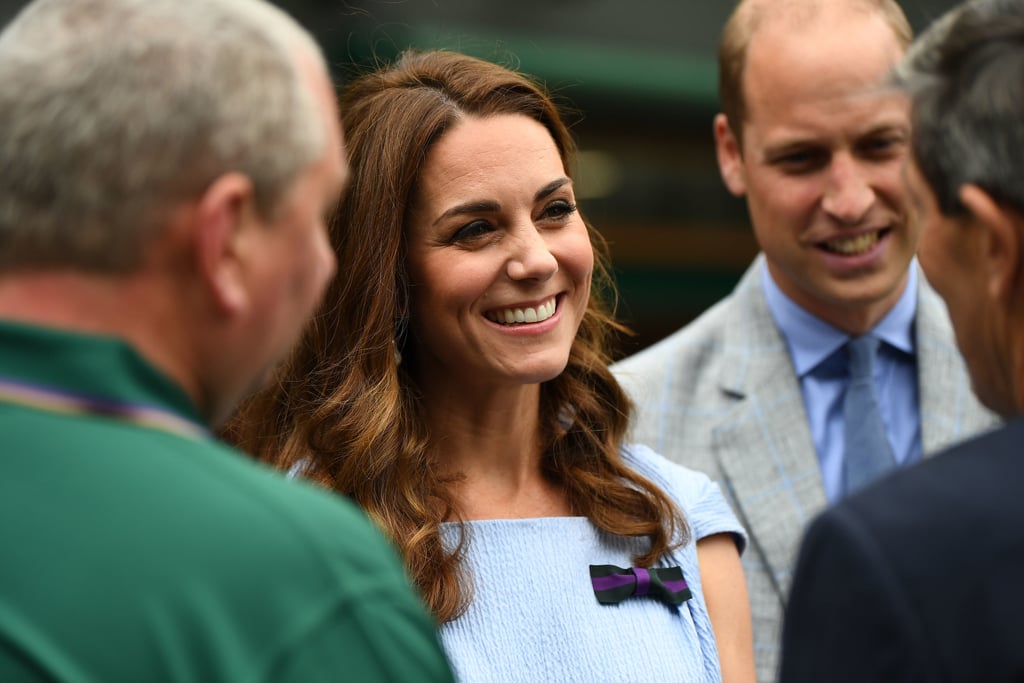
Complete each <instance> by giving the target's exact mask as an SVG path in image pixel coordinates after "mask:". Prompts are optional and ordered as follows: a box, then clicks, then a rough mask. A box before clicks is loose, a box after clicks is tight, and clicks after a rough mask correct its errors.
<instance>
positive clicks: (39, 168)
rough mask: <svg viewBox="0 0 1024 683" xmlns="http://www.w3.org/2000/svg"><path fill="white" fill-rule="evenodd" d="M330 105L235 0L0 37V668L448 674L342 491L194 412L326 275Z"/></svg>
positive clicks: (251, 374) (275, 347) (288, 322)
mask: <svg viewBox="0 0 1024 683" xmlns="http://www.w3.org/2000/svg"><path fill="white" fill-rule="evenodd" d="M337 120H338V118H337V112H336V104H335V98H334V93H333V89H332V87H331V84H330V81H329V78H328V74H327V70H326V68H325V65H324V60H323V57H322V54H321V53H320V51H319V49H318V48H317V46H316V44H315V43H314V42H313V40H312V39H311V38H310V36H309V35H308V34H307V33H306V32H304V31H303V30H302V29H301V28H299V27H298V26H297V25H296V24H295V23H294V22H293V21H292V20H290V19H289V18H288V17H287V16H286V15H284V14H283V13H281V12H280V11H279V10H277V9H274V8H273V7H271V6H269V5H267V4H265V3H263V2H260V1H259V0H37V1H36V2H33V3H32V4H30V5H29V6H28V7H27V8H26V9H25V10H23V11H22V13H21V14H20V15H19V16H18V17H17V18H16V19H15V20H14V21H13V22H12V23H11V24H9V25H8V27H7V28H6V29H5V30H4V32H3V33H2V34H0V131H2V134H0V177H2V178H3V182H2V183H0V444H2V446H0V519H2V520H3V521H2V522H0V546H2V547H3V549H4V550H3V558H4V559H3V561H0V680H3V681H36V680H46V681H146V682H147V683H152V682H154V681H271V680H273V681H278V680H295V681H320V680H342V679H344V680H358V681H378V680H379V681H384V680H417V681H423V680H441V681H445V680H450V673H449V671H448V668H447V664H446V662H445V660H444V657H443V655H442V653H441V651H440V649H439V647H438V644H437V640H436V637H435V635H434V631H433V625H432V623H431V622H430V620H429V618H428V617H427V616H426V613H425V612H424V611H423V609H422V608H421V607H420V605H419V603H418V601H417V600H416V599H415V598H414V596H413V594H412V593H411V591H410V589H409V588H408V587H407V586H406V583H405V581H404V577H403V574H402V570H401V568H400V565H399V563H398V561H397V559H396V558H395V556H394V555H393V553H392V551H391V550H390V548H388V546H387V545H386V543H385V542H384V541H383V540H382V539H381V538H380V536H379V535H378V534H377V533H376V532H375V531H374V530H373V529H372V528H371V527H370V525H369V524H368V523H367V522H366V521H365V519H364V518H363V517H362V516H361V514H360V513H358V512H357V511H356V510H355V509H354V508H352V507H351V506H349V505H347V504H345V503H343V502H342V501H340V500H339V499H337V498H335V497H334V496H331V495H329V494H327V493H325V492H320V491H317V490H314V489H312V488H307V487H305V486H303V485H302V484H299V483H297V482H288V481H285V480H283V479H281V478H280V477H279V476H278V475H276V474H274V473H272V472H270V471H268V470H265V469H263V468H262V467H261V466H258V465H256V464H255V463H253V462H251V461H249V460H247V459H246V458H244V457H243V456H242V455H241V454H239V453H237V452H234V451H232V450H230V449H228V448H227V447H225V446H222V445H220V444H218V443H217V442H216V441H215V440H214V439H212V438H211V436H210V434H209V433H208V431H207V429H208V428H209V427H211V426H213V425H215V424H217V423H218V422H219V421H220V420H221V419H223V418H224V417H225V416H226V415H227V414H228V413H229V412H230V410H231V409H232V407H233V406H234V404H235V403H236V401H238V400H239V399H240V398H241V397H242V396H243V395H244V394H245V393H246V392H247V391H248V390H249V389H250V388H251V387H253V386H254V384H256V383H257V382H259V381H261V380H262V379H264V378H265V377H266V375H267V374H268V372H269V371H270V370H271V369H272V368H273V367H274V365H275V363H276V362H277V361H278V360H280V359H281V357H282V356H283V355H284V354H286V353H287V351H288V349H289V347H290V345H291V344H292V342H293V341H294V339H295V337H296V336H297V334H298V332H299V331H300V328H301V327H302V325H303V323H304V322H305V320H306V318H307V316H308V315H309V314H310V313H311V312H312V310H313V308H314V307H315V306H316V304H317V302H318V300H319V298H320V296H321V294H322V292H323V290H324V286H325V284H326V283H327V281H328V280H329V279H330V277H331V276H332V275H333V272H334V268H335V264H334V260H333V256H332V253H331V250H330V248H329V246H328V243H327V237H326V232H325V227H324V214H325V213H327V212H328V211H329V209H330V208H331V207H332V206H333V205H334V204H335V202H336V201H337V198H338V195H339V193H340V191H341V190H342V188H343V186H344V183H345V182H346V176H347V173H348V169H347V164H346V162H345V157H344V145H343V142H342V134H341V131H340V129H339V126H338V123H337ZM395 652H400V653H401V656H398V657H396V656H394V655H393V653H395Z"/></svg>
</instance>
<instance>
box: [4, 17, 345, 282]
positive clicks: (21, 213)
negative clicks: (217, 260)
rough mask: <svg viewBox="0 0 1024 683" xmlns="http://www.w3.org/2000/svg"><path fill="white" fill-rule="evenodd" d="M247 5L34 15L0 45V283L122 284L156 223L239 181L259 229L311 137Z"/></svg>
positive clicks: (285, 53) (317, 126)
mask: <svg viewBox="0 0 1024 683" xmlns="http://www.w3.org/2000/svg"><path fill="white" fill-rule="evenodd" d="M299 55H306V56H308V58H309V59H311V60H313V61H314V62H316V61H319V62H320V63H321V64H322V63H323V58H322V56H321V53H320V51H319V49H318V48H317V47H316V45H315V43H314V42H313V41H312V39H311V38H310V37H309V36H308V34H306V33H305V31H303V30H302V29H301V28H299V27H298V25H296V24H295V23H294V21H292V20H291V19H290V18H287V15H285V14H284V13H283V12H281V11H280V10H279V9H277V8H275V7H273V6H271V5H269V4H267V3H265V2H262V1H261V0H36V2H33V3H32V4H31V5H29V6H28V7H27V8H26V9H25V10H23V11H22V12H21V14H19V15H18V16H17V17H16V18H15V19H14V20H13V21H12V22H11V23H10V24H9V25H8V27H7V28H6V29H5V30H4V31H3V33H2V34H0V131H3V132H2V134H0V177H3V179H4V181H3V183H2V184H0V272H3V271H11V270H33V269H42V268H75V269H84V270H91V271H97V272H125V271H130V270H132V269H134V268H135V267H137V266H138V265H139V262H140V259H141V257H142V254H143V252H144V250H145V248H146V247H147V245H148V244H150V243H151V242H152V240H153V239H154V237H156V236H157V235H158V234H159V232H160V230H161V228H162V227H163V225H164V222H165V221H164V216H165V214H166V212H167V211H168V210H169V209H170V208H171V207H173V206H174V205H175V204H178V203H180V202H182V201H183V200H186V199H189V198H192V197H198V196H199V195H200V194H201V193H202V191H203V190H204V189H205V188H206V187H207V186H208V185H209V183H210V182H212V181H213V180H214V179H215V178H217V177H218V176H220V175H222V174H224V173H226V172H231V171H236V172H240V173H243V174H245V175H247V176H248V177H249V178H250V179H251V180H252V182H253V185H254V187H255V199H256V204H257V209H258V210H259V211H260V212H261V213H263V214H265V215H266V214H269V213H270V212H272V210H273V208H274V207H275V206H276V204H277V202H278V200H279V198H280V196H281V195H282V193H283V191H284V190H285V189H286V188H287V187H288V185H289V184H290V181H291V180H292V179H293V178H294V177H295V176H296V175H297V174H298V172H299V171H300V170H301V169H303V168H305V167H306V166H308V165H309V164H311V163H313V162H314V161H315V160H316V159H317V158H318V157H319V156H320V155H322V153H323V150H324V145H325V144H326V138H325V135H324V131H323V125H322V123H321V118H320V117H321V116H322V114H321V113H320V112H319V110H318V108H317V105H316V102H315V101H314V98H313V95H312V94H311V93H310V91H309V87H308V86H307V85H306V83H305V81H304V79H303V76H302V74H301V72H300V68H301V67H300V66H299V62H298V59H297V58H298V57H299Z"/></svg>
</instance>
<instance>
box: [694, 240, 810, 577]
mask: <svg viewBox="0 0 1024 683" xmlns="http://www.w3.org/2000/svg"><path fill="white" fill-rule="evenodd" d="M761 261H762V259H760V258H759V259H758V261H756V262H755V264H754V266H753V267H751V268H750V269H749V270H748V271H747V274H746V275H745V276H744V278H743V280H742V282H741V284H740V286H739V287H738V288H737V296H738V299H739V302H738V303H740V304H741V305H738V306H736V307H735V312H736V313H735V320H733V321H731V324H730V326H729V328H728V330H729V331H728V333H727V337H726V338H727V342H726V343H725V347H726V348H725V349H723V352H724V355H725V357H726V362H725V363H724V364H723V370H722V374H721V377H720V390H721V391H722V392H723V395H724V396H725V398H724V400H726V401H732V402H733V403H734V406H735V407H734V409H733V410H731V411H729V413H728V415H727V417H726V418H725V419H723V420H722V421H720V422H719V423H718V424H717V425H716V426H715V427H714V428H713V430H712V435H711V447H712V450H713V451H714V454H715V457H716V458H717V459H718V462H719V464H720V466H721V469H722V472H723V474H724V479H725V481H724V482H723V483H724V484H725V485H726V486H727V487H728V489H729V491H730V493H731V495H732V497H733V500H734V501H735V503H736V506H737V508H738V509H737V514H738V515H739V516H740V517H741V519H742V520H743V523H744V525H745V526H746V528H747V531H748V533H749V535H750V539H751V545H752V546H755V547H756V548H757V549H758V550H759V552H760V554H761V555H762V558H763V560H764V561H765V563H766V564H767V565H768V569H769V574H770V576H771V577H772V581H773V583H774V584H775V586H776V589H777V590H778V592H779V594H780V597H783V596H785V595H786V594H787V593H788V589H789V581H790V578H791V574H792V569H793V563H794V562H795V559H796V553H797V550H798V549H799V544H800V539H801V537H802V535H803V531H804V527H805V526H806V524H807V523H808V521H809V520H810V519H811V518H812V517H813V516H814V515H815V514H817V513H818V512H819V511H821V510H823V509H824V508H825V506H826V504H827V501H826V498H825V490H824V486H823V484H822V480H821V473H820V470H819V466H818V458H817V455H816V454H815V451H814V442H813V439H812V437H811V431H810V426H809V424H808V419H807V414H806V411H805V409H804V405H803V397H802V395H801V393H800V385H799V382H798V381H797V378H796V373H795V371H794V370H793V364H792V361H791V360H790V357H789V352H788V350H787V348H786V344H785V340H784V339H783V337H782V334H781V333H780V332H779V330H778V327H777V326H776V325H775V321H774V319H773V318H772V316H771V312H770V311H769V309H768V304H767V301H766V300H765V297H764V293H763V290H762V288H761V281H760V277H761V274H760V270H759V265H758V264H759V263H760V262H761Z"/></svg>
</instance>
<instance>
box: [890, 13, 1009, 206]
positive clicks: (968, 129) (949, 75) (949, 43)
mask: <svg viewBox="0 0 1024 683" xmlns="http://www.w3.org/2000/svg"><path fill="white" fill-rule="evenodd" d="M896 82H897V84H898V85H899V86H901V87H902V88H904V89H905V90H906V91H907V92H908V93H909V94H910V95H911V97H912V99H913V115H912V128H913V143H912V149H913V155H914V160H915V162H916V163H917V166H918V168H919V169H920V170H921V173H922V175H923V176H924V178H925V180H926V181H927V182H928V184H929V186H930V187H931V189H932V191H933V192H934V194H935V197H936V200H937V203H938V206H939V208H940V210H941V211H942V212H943V213H944V214H947V215H956V214H960V213H962V212H963V211H964V207H963V205H962V204H961V202H960V199H959V194H960V189H961V188H962V187H963V186H964V185H965V184H968V183H970V184H974V185H977V186H979V187H981V188H982V189H984V190H985V191H986V192H988V193H989V194H990V195H991V196H992V197H993V198H994V199H996V200H997V201H999V202H1001V203H1003V204H1004V205H1008V206H1010V207H1012V208H1014V209H1016V210H1017V211H1020V212H1024V181H1022V179H1024V0H973V1H971V2H967V3H965V4H963V5H960V6H958V7H957V8H955V9H953V10H951V11H950V12H948V13H946V14H945V15H943V17H941V18H940V19H939V20H938V21H936V22H935V23H934V24H933V25H932V26H931V27H930V28H929V29H928V30H927V31H926V32H925V33H923V34H922V35H921V37H920V38H919V39H918V40H917V41H916V42H915V43H914V44H913V45H912V47H911V49H910V50H909V51H908V52H907V55H906V57H905V58H904V60H903V62H902V63H901V64H900V65H899V67H898V69H897V71H896Z"/></svg>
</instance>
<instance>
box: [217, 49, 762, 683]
mask: <svg viewBox="0 0 1024 683" xmlns="http://www.w3.org/2000/svg"><path fill="white" fill-rule="evenodd" d="M341 109H342V120H343V123H344V128H345V134H346V137H347V140H348V142H349V151H350V163H351V167H352V183H351V186H350V191H349V193H348V194H347V196H346V197H345V199H344V201H343V202H342V204H341V206H340V210H339V212H338V215H337V217H336V219H335V221H334V224H333V226H332V230H333V234H332V239H333V242H334V249H335V252H336V255H337V259H338V272H339V273H340V274H341V275H340V277H339V278H338V279H337V280H336V281H335V283H334V284H333V286H332V288H331V289H330V290H329V291H328V294H327V296H326V298H325V303H324V306H323V308H322V310H321V311H320V312H319V314H318V316H317V318H316V320H315V321H314V324H313V325H312V327H311V328H310V329H309V331H308V332H307V334H306V336H305V338H304V340H303V342H302V344H301V345H300V347H299V349H298V350H297V351H296V353H295V355H294V357H293V358H292V359H291V361H290V363H289V365H288V366H287V367H286V368H285V369H284V371H283V373H282V375H281V376H280V377H279V380H278V382H276V383H275V384H274V385H273V386H272V387H270V388H269V389H267V390H266V391H265V392H263V393H262V394H260V395H258V396H256V397H255V398H254V399H253V400H252V401H251V402H250V404H249V405H248V406H247V407H246V408H245V409H244V410H243V412H242V413H241V414H240V416H239V418H238V420H237V421H236V424H235V425H234V428H233V430H232V431H233V433H234V434H235V435H236V437H237V438H238V439H239V440H240V442H241V444H242V445H243V447H245V448H247V449H249V450H250V451H252V452H254V453H256V454H257V455H258V456H259V457H261V458H263V459H266V460H268V461H271V462H273V463H275V464H277V465H278V466H280V467H282V468H287V469H290V470H292V471H295V472H299V473H301V474H302V475H304V476H306V477H308V478H310V479H312V480H314V481H317V482H319V483H321V484H323V485H326V486H328V487H331V488H333V489H334V490H336V491H338V492H340V493H343V494H345V495H348V496H350V497H351V498H353V499H354V500H355V501H356V502H357V503H359V504H360V505H361V506H362V507H363V508H364V509H365V510H366V511H367V513H368V514H369V515H370V517H371V518H373V519H374V520H375V521H376V522H377V523H378V524H379V525H380V526H381V527H382V528H383V529H384V530H385V531H386V532H387V533H388V534H389V535H390V536H391V538H392V540H393V541H394V542H395V544H396V545H397V547H398V549H399V550H400V552H401V554H402V556H403V558H404V559H405V562H406V566H407V568H408V570H409V573H410V575H411V577H412V578H413V579H414V581H415V582H416V584H417V585H418V587H419V588H420V590H421V591H422V593H423V595H424V597H425V600H426V602H427V603H428V605H429V606H430V607H431V608H432V609H433V611H434V613H435V614H436V615H437V617H438V619H439V620H440V621H441V622H442V627H441V639H442V642H443V644H444V646H445V648H446V650H447V652H448V655H449V657H450V658H451V661H452V664H453V666H454V668H455V669H456V671H457V672H458V673H459V675H460V677H461V678H463V679H465V680H487V681H501V680H530V681H536V680H627V679H628V680H637V679H641V680H660V679H673V680H679V679H682V680H718V679H719V678H720V677H721V675H722V670H727V671H729V672H732V673H733V674H734V676H735V677H734V680H752V679H753V667H752V653H751V644H750V625H749V616H748V608H747V605H746V597H745V595H746V593H745V588H744V584H743V579H742V571H741V569H740V565H739V553H738V546H739V547H740V548H742V545H743V543H744V540H743V539H744V536H743V531H742V529H741V528H740V526H739V524H738V522H737V521H736V519H735V517H734V516H733V515H732V513H731V512H730V511H729V509H728V507H727V505H726V504H725V502H724V500H723V498H722V496H721V493H720V492H719V490H718V488H717V486H716V485H715V484H713V483H712V482H711V481H709V480H708V479H707V478H706V477H704V476H703V475H701V474H698V473H696V472H692V471H690V470H686V469H684V468H682V467H679V466H676V465H672V464H669V463H668V462H667V461H666V460H664V459H663V458H661V457H660V456H658V455H656V454H654V453H653V452H651V451H650V450H649V449H647V448H644V447H642V446H633V445H628V444H626V443H624V435H625V432H626V428H627V426H628V421H627V416H628V414H629V411H630V405H629V402H628V400H627V398H626V396H625V394H624V393H623V391H622V390H621V388H620V387H619V385H618V383H617V382H616V380H615V379H614V377H613V376H612V375H611V373H610V372H609V370H608V366H607V363H608V338H609V335H610V334H611V333H612V332H613V331H614V330H615V329H617V328H618V325H617V324H616V323H615V322H614V320H613V319H612V317H611V316H610V315H609V314H608V312H607V307H606V304H605V302H604V301H603V299H602V296H601V294H602V293H604V292H607V291H609V290H610V288H611V284H610V282H609V277H608V272H607V268H606V258H607V254H606V247H605V244H604V241H603V240H602V239H601V237H600V235H599V234H598V233H597V232H596V231H594V230H593V229H592V228H591V227H590V226H589V225H588V224H587V223H586V222H585V221H584V220H583V218H582V216H581V215H580V213H579V211H578V209H577V206H576V197H575V194H574V186H573V182H572V178H571V173H570V170H569V169H571V168H572V155H573V151H574V147H573V141H572V139H571V137H570V136H569V133H568V131H567V130H566V127H565V125H564V124H563V123H562V120H561V118H560V116H559V114H558V112H557V110H556V109H555V107H554V105H553V104H552V102H551V100H550V99H549V97H548V96H547V95H546V94H545V93H544V92H543V91H542V90H541V89H540V88H538V87H537V86H536V85H535V84H534V83H533V82H532V81H530V80H529V79H528V78H526V77H524V76H522V75H520V74H518V73H516V72H513V71H510V70H508V69H505V68H503V67H500V66H497V65H494V64H491V63H488V62H485V61H480V60H477V59H474V58H470V57H465V56H462V55H458V54H454V53H448V52H430V53H410V54H407V55H405V56H403V57H402V58H401V59H400V60H399V61H398V62H397V63H396V64H395V65H394V66H391V67H386V68H383V69H381V70H379V71H376V72H373V73H370V74H368V75H366V76H364V77H363V78H361V79H359V80H356V81H354V82H353V83H351V84H350V85H349V86H348V88H347V89H346V91H345V92H344V94H343V97H342V103H341ZM396 351H397V352H398V353H396ZM631 565H635V567H632V568H630V567H631ZM553 577H557V578H556V580H555V582H554V584H553V583H552V578H553ZM609 595H613V596H615V597H614V599H613V600H612V599H611V598H608V596H609ZM627 596H629V597H630V599H629V600H628V601H626V602H624V603H622V604H619V601H621V600H622V599H623V598H625V597H627ZM609 600H611V602H612V604H606V603H608V601H609ZM623 631H627V632H628V631H633V632H640V631H644V632H646V633H652V632H653V633H654V634H655V637H653V638H647V639H644V640H643V641H642V642H640V643H637V642H635V641H628V640H626V639H622V638H620V637H618V634H619V633H621V632H623ZM716 636H717V638H718V639H719V641H720V642H725V643H727V644H728V647H726V648H723V650H722V651H724V652H729V653H737V652H739V653H741V654H740V656H738V657H727V658H726V659H724V660H723V661H721V662H720V661H719V656H718V652H719V650H718V648H717V645H716Z"/></svg>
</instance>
